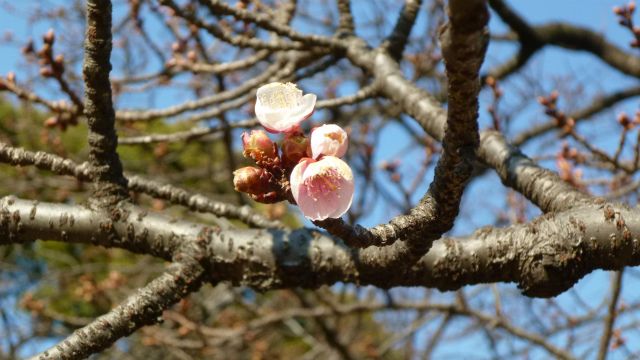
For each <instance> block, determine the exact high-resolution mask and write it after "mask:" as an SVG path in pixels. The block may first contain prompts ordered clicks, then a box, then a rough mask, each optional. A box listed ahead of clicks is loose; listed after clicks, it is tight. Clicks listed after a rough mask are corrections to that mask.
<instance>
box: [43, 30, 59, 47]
mask: <svg viewBox="0 0 640 360" xmlns="http://www.w3.org/2000/svg"><path fill="white" fill-rule="evenodd" d="M55 39H56V35H55V33H54V32H53V29H49V31H47V32H46V33H45V34H44V35H43V36H42V41H44V43H45V44H49V45H52V44H53V42H54V41H55Z"/></svg>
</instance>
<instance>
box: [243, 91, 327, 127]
mask: <svg viewBox="0 0 640 360" xmlns="http://www.w3.org/2000/svg"><path fill="white" fill-rule="evenodd" d="M315 106H316V95H314V94H306V95H304V96H302V90H300V89H298V88H297V87H296V85H295V84H292V83H286V84H283V83H279V82H274V83H270V84H267V85H264V86H261V87H260V88H259V89H258V93H257V101H256V107H255V112H256V117H257V118H258V121H259V122H260V124H262V126H264V128H265V129H266V130H267V131H269V132H271V133H281V132H290V131H293V130H295V129H297V128H298V125H299V124H300V123H301V122H302V121H304V120H305V119H307V118H308V117H309V116H311V114H312V113H313V110H314V108H315Z"/></svg>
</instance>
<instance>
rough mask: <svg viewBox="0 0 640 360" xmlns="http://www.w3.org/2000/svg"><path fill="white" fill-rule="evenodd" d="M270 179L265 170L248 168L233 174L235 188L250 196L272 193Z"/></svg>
mask: <svg viewBox="0 0 640 360" xmlns="http://www.w3.org/2000/svg"><path fill="white" fill-rule="evenodd" d="M269 179H270V175H269V173H268V172H267V171H266V170H265V169H261V168H258V167H255V166H246V167H243V168H240V169H238V170H236V171H234V172H233V187H234V188H235V189H236V191H240V192H244V193H248V194H263V193H266V192H269V191H270V182H269Z"/></svg>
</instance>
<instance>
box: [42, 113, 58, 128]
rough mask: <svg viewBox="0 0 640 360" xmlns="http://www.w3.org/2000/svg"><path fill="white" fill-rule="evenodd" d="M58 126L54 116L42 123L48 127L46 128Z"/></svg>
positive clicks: (56, 118)
mask: <svg viewBox="0 0 640 360" xmlns="http://www.w3.org/2000/svg"><path fill="white" fill-rule="evenodd" d="M56 125H58V117H56V116H52V117H50V118H48V119H47V120H45V121H44V126H45V127H48V128H52V127H54V126H56Z"/></svg>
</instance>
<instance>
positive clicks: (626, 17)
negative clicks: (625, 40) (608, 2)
mask: <svg viewBox="0 0 640 360" xmlns="http://www.w3.org/2000/svg"><path fill="white" fill-rule="evenodd" d="M635 11H636V3H635V2H634V1H630V2H629V4H627V5H625V6H614V7H613V13H614V14H616V15H618V23H619V24H620V25H621V26H623V27H625V28H627V29H629V31H630V32H631V34H633V37H634V39H633V40H632V41H631V43H630V45H631V47H634V48H637V47H640V27H638V26H635V25H634V23H633V13H634V12H635Z"/></svg>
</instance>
